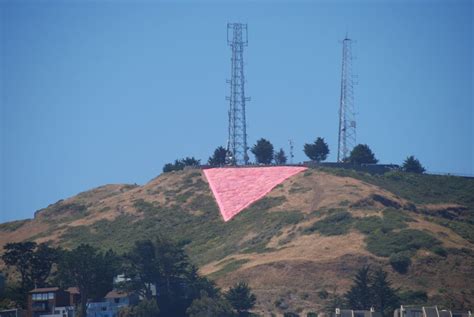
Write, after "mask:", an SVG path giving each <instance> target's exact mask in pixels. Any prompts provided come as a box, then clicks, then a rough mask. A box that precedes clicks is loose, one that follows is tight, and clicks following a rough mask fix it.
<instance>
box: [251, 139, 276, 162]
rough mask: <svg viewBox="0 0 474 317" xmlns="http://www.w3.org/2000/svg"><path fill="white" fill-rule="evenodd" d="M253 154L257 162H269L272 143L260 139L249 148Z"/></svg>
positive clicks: (271, 153)
mask: <svg viewBox="0 0 474 317" xmlns="http://www.w3.org/2000/svg"><path fill="white" fill-rule="evenodd" d="M250 151H251V152H252V153H253V155H255V160H256V162H257V164H270V163H271V162H272V160H273V154H274V153H273V144H271V143H270V141H268V140H266V139H263V138H262V139H260V140H258V141H257V143H256V144H255V145H254V146H253V147H252V149H251V150H250Z"/></svg>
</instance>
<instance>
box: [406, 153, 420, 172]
mask: <svg viewBox="0 0 474 317" xmlns="http://www.w3.org/2000/svg"><path fill="white" fill-rule="evenodd" d="M402 169H403V171H404V172H407V173H417V174H423V173H424V172H425V168H424V167H423V165H421V163H420V161H418V160H417V159H416V158H415V157H414V156H413V155H411V156H409V157H407V158H406V160H405V161H404V162H403V165H402Z"/></svg>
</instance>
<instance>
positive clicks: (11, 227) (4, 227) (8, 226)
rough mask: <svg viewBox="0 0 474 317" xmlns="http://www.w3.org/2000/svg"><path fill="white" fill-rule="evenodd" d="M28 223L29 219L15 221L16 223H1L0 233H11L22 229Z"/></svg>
mask: <svg viewBox="0 0 474 317" xmlns="http://www.w3.org/2000/svg"><path fill="white" fill-rule="evenodd" d="M29 221H30V220H29V219H25V220H16V221H10V222H5V223H2V224H0V231H3V232H13V231H15V230H17V229H20V228H21V227H23V225H25V224H26V223H27V222H29Z"/></svg>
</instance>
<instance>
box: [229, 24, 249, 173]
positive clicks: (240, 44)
mask: <svg viewBox="0 0 474 317" xmlns="http://www.w3.org/2000/svg"><path fill="white" fill-rule="evenodd" d="M227 44H228V45H229V46H230V47H231V49H232V59H231V65H232V67H231V79H229V80H227V83H229V84H230V96H229V97H227V98H226V99H227V100H229V101H230V103H229V128H228V133H229V138H228V141H227V142H228V143H227V162H228V164H231V165H242V164H248V161H249V157H248V154H247V151H248V147H247V123H246V118H245V103H246V102H247V101H250V98H246V97H245V76H244V47H245V46H247V45H248V31H247V24H242V23H227Z"/></svg>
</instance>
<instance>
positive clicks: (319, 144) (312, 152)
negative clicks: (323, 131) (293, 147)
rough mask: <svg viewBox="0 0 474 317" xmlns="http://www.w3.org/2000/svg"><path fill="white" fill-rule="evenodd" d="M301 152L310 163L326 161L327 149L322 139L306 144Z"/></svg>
mask: <svg viewBox="0 0 474 317" xmlns="http://www.w3.org/2000/svg"><path fill="white" fill-rule="evenodd" d="M303 151H304V154H306V156H307V157H308V158H309V159H310V160H311V161H316V162H321V161H324V160H326V158H327V156H328V154H329V147H328V144H327V143H326V142H324V138H320V137H318V138H317V139H316V141H314V143H306V144H305V145H304V149H303Z"/></svg>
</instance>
